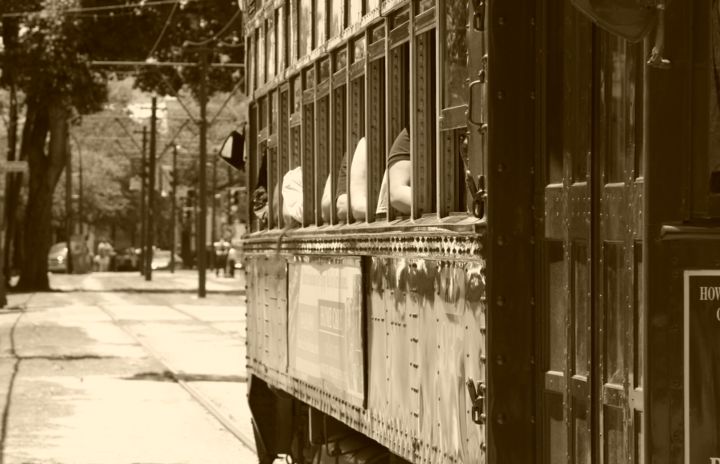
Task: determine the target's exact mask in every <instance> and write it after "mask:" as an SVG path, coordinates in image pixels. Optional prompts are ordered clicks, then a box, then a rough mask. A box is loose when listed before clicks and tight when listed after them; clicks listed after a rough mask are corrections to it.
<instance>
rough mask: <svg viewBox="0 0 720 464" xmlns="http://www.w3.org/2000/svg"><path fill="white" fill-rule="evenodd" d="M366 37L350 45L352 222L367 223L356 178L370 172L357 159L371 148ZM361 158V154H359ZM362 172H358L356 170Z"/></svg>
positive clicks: (349, 167)
mask: <svg viewBox="0 0 720 464" xmlns="http://www.w3.org/2000/svg"><path fill="white" fill-rule="evenodd" d="M365 43H366V42H365V36H361V37H358V38H356V39H355V40H354V41H353V42H352V44H351V45H350V47H349V48H350V50H351V51H352V59H351V61H352V64H351V65H350V70H349V81H350V89H349V103H348V118H349V121H348V130H349V144H348V152H347V154H348V158H347V160H348V161H347V167H348V190H347V191H348V222H354V221H358V222H362V221H365V220H366V213H365V212H366V210H367V201H366V199H365V197H364V196H360V195H356V192H357V190H356V189H355V188H354V182H353V179H355V178H359V177H362V175H363V173H365V172H366V169H367V166H366V164H367V163H366V161H365V160H362V159H358V160H356V159H355V156H356V151H357V150H356V149H357V147H360V148H361V149H362V146H366V145H367V141H366V140H365V56H366V53H365ZM357 155H358V156H361V154H360V153H359V152H358V153H357ZM356 170H357V171H360V172H359V173H356V172H355V171H356Z"/></svg>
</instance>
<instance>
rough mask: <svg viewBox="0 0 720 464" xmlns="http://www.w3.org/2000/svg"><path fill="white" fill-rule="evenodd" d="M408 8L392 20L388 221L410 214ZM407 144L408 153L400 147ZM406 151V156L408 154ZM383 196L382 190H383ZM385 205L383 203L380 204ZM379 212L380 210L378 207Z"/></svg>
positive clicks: (388, 127) (395, 15) (389, 61)
mask: <svg viewBox="0 0 720 464" xmlns="http://www.w3.org/2000/svg"><path fill="white" fill-rule="evenodd" d="M409 14H410V10H409V8H404V9H401V10H400V11H399V12H398V13H396V14H394V15H393V16H391V17H390V27H391V30H390V34H389V40H390V44H389V46H390V55H389V57H388V63H389V69H388V75H387V79H388V82H387V85H388V101H389V103H390V106H389V108H388V120H387V137H386V146H387V147H389V149H388V152H387V159H386V165H387V173H386V175H387V185H388V188H387V195H386V198H384V199H380V201H381V202H382V201H383V200H384V201H385V202H386V204H387V205H389V207H387V208H386V210H387V214H388V218H389V219H391V220H392V219H395V217H396V216H400V217H408V216H409V215H410V207H411V203H412V199H411V196H412V195H411V189H412V187H411V176H412V170H411V160H410V151H411V150H410V143H409V141H410V132H411V131H410V78H411V76H410V42H409V38H410V35H409V24H410V23H409ZM405 140H406V141H407V142H408V144H407V147H406V150H404V151H401V149H400V147H401V146H402V143H403V142H404V141H405ZM405 151H406V153H405ZM381 193H382V189H381ZM381 204H382V203H381ZM379 209H380V208H379Z"/></svg>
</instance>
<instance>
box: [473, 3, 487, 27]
mask: <svg viewBox="0 0 720 464" xmlns="http://www.w3.org/2000/svg"><path fill="white" fill-rule="evenodd" d="M473 9H474V10H475V11H474V13H473V29H474V30H475V31H476V32H484V31H485V0H473Z"/></svg>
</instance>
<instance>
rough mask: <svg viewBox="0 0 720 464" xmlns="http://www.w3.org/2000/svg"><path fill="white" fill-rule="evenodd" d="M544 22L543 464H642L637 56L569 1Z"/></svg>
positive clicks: (547, 8)
mask: <svg viewBox="0 0 720 464" xmlns="http://www.w3.org/2000/svg"><path fill="white" fill-rule="evenodd" d="M541 12H542V17H543V18H544V29H543V33H542V34H541V38H542V40H541V47H542V48H543V57H544V60H545V62H544V66H543V71H542V73H541V76H540V82H541V83H542V87H541V88H542V92H543V93H542V98H541V99H540V105H541V107H542V111H540V112H539V114H540V115H541V118H542V120H541V121H540V122H539V124H540V125H539V127H541V131H542V137H541V139H542V140H543V143H542V145H541V146H540V153H539V155H538V157H537V165H538V169H537V171H538V172H539V173H541V174H542V175H541V176H538V177H539V178H540V179H539V181H540V184H539V185H538V186H537V190H536V191H537V192H539V193H541V195H542V196H541V198H538V200H537V202H538V203H537V204H538V208H539V209H540V208H541V209H542V214H540V215H538V217H537V220H538V224H537V228H536V231H537V234H538V241H539V243H542V247H541V248H540V250H541V251H540V252H539V255H538V256H539V258H540V261H539V263H540V264H539V266H540V267H539V268H538V275H539V276H542V277H541V278H542V280H541V281H540V283H539V286H538V288H539V292H540V294H541V295H542V296H543V297H542V300H541V308H542V312H541V314H542V317H541V319H540V320H541V322H542V325H541V327H540V331H539V333H540V340H541V344H540V346H539V347H538V349H540V350H541V353H542V356H541V359H542V364H541V365H542V377H543V378H542V380H541V382H542V385H543V391H542V392H541V393H540V396H539V399H540V403H541V406H540V413H541V414H542V415H543V421H542V427H543V430H542V433H541V435H540V436H541V437H542V444H541V446H542V447H543V449H544V450H545V452H544V453H543V456H544V462H546V463H549V464H556V463H582V464H584V463H588V464H589V463H631V462H632V463H637V462H642V458H643V456H642V455H641V454H639V450H640V449H641V448H642V446H639V444H638V443H641V440H642V435H641V434H640V433H639V431H637V430H636V427H639V424H641V423H642V403H643V396H642V385H641V383H642V382H641V379H642V377H641V372H640V369H641V367H642V362H643V357H644V355H643V351H642V349H641V346H642V345H641V341H642V337H643V333H642V331H641V330H640V328H641V327H642V325H643V320H644V317H645V315H644V304H643V301H642V298H643V296H642V295H643V294H642V282H643V277H642V275H641V268H642V261H641V258H642V256H641V254H642V253H641V250H642V243H641V242H640V237H641V236H642V224H643V223H642V210H641V208H642V201H641V200H642V189H643V182H642V178H641V173H640V172H639V167H640V166H642V162H641V160H642V143H641V142H642V131H641V130H638V127H637V124H636V121H638V120H641V113H640V112H639V109H638V107H639V106H641V103H642V102H641V96H642V86H643V76H642V72H640V70H641V69H642V63H643V62H642V61H641V60H642V52H641V50H640V49H639V46H634V45H629V44H627V43H626V42H625V41H623V40H622V39H619V38H615V37H612V36H610V35H609V34H608V33H605V32H602V31H600V30H599V29H597V28H595V27H594V26H593V25H592V24H591V22H590V21H589V20H588V19H586V18H585V17H584V16H582V15H581V14H580V13H579V12H577V11H576V10H575V9H574V8H573V7H572V6H571V4H570V1H569V0H567V1H564V2H547V3H546V4H544V5H543V6H541ZM588 51H590V53H588ZM639 250H640V251H639ZM639 440H640V441H639Z"/></svg>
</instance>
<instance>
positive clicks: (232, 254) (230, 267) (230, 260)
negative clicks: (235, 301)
mask: <svg viewBox="0 0 720 464" xmlns="http://www.w3.org/2000/svg"><path fill="white" fill-rule="evenodd" d="M236 257H237V252H236V251H235V247H234V246H232V245H230V249H229V250H228V254H227V268H226V269H227V274H226V275H229V276H230V277H235V260H236Z"/></svg>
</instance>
